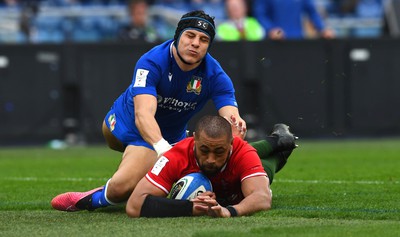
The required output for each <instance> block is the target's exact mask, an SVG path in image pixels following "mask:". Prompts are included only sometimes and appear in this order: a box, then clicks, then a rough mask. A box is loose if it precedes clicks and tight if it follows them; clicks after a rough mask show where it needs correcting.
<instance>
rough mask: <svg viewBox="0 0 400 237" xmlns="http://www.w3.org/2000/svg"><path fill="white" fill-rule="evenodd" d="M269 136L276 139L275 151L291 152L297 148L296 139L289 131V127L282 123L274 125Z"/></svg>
mask: <svg viewBox="0 0 400 237" xmlns="http://www.w3.org/2000/svg"><path fill="white" fill-rule="evenodd" d="M270 136H274V137H277V138H278V139H277V147H276V150H275V151H290V152H291V151H292V150H293V149H294V148H296V147H298V145H296V143H295V142H296V140H297V139H299V138H298V137H296V136H294V135H293V134H292V133H291V132H290V131H289V126H287V125H286V124H283V123H278V124H275V125H274V127H273V128H272V132H271V134H270Z"/></svg>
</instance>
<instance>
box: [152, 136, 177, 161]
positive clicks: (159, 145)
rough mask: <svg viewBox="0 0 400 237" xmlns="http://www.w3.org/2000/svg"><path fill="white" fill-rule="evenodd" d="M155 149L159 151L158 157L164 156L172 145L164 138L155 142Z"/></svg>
mask: <svg viewBox="0 0 400 237" xmlns="http://www.w3.org/2000/svg"><path fill="white" fill-rule="evenodd" d="M153 147H154V150H155V151H156V152H157V157H160V156H162V155H163V154H164V153H165V152H166V151H168V150H169V149H171V147H172V146H171V145H170V144H169V143H168V142H167V141H166V140H165V139H164V138H161V140H160V141H158V142H156V143H154V144H153Z"/></svg>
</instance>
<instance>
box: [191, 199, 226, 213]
mask: <svg viewBox="0 0 400 237" xmlns="http://www.w3.org/2000/svg"><path fill="white" fill-rule="evenodd" d="M191 201H192V202H193V210H194V211H193V213H195V211H196V212H197V213H202V214H203V215H208V216H211V217H230V216H231V213H230V212H229V211H228V209H226V208H224V207H222V206H221V205H219V203H218V202H217V200H215V199H214V198H210V197H209V196H197V197H196V198H195V199H192V200H191Z"/></svg>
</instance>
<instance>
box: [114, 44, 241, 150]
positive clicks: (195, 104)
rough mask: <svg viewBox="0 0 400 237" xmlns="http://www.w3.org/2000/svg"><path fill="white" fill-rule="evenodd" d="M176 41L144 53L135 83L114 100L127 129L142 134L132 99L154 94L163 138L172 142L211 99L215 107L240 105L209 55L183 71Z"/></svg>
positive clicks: (178, 138) (218, 65) (137, 68)
mask: <svg viewBox="0 0 400 237" xmlns="http://www.w3.org/2000/svg"><path fill="white" fill-rule="evenodd" d="M172 47H174V46H173V40H168V41H166V42H164V43H162V44H160V45H158V46H155V47H154V48H153V49H151V50H150V51H148V52H147V53H146V54H144V55H143V56H142V57H141V58H140V59H139V60H138V62H137V64H136V66H135V71H134V74H133V79H132V84H131V85H130V86H129V88H128V89H127V90H126V91H125V92H124V93H123V94H122V95H121V96H120V97H119V98H118V99H117V100H116V101H115V103H114V107H113V109H114V111H116V113H117V117H118V120H119V121H121V120H123V122H124V125H125V127H126V129H128V130H130V131H132V132H134V133H135V134H139V132H138V129H137V128H136V126H135V116H134V105H133V97H134V96H136V95H140V94H151V95H154V96H156V97H157V102H158V107H157V112H156V115H155V118H156V120H157V122H158V124H159V126H160V129H161V132H162V135H163V137H164V138H165V139H166V140H167V141H169V142H170V143H175V142H177V141H179V140H180V139H182V134H184V133H185V131H186V129H187V123H188V122H189V120H190V119H191V118H192V117H193V116H194V115H195V114H196V113H197V112H199V111H200V110H201V109H202V108H203V107H204V105H205V104H206V103H207V101H208V100H209V99H212V100H213V102H214V105H215V108H216V109H217V110H219V109H220V108H221V107H224V106H227V105H231V106H237V102H236V99H235V95H234V93H235V91H234V88H233V83H232V81H231V79H230V78H229V76H228V75H227V74H226V73H225V72H224V71H223V69H222V68H221V66H220V64H219V63H218V62H217V61H216V60H215V59H214V58H213V57H212V56H211V55H210V54H209V53H207V55H206V56H205V58H204V59H203V61H202V63H201V64H200V65H199V67H197V68H195V69H193V70H191V71H188V72H184V71H182V70H181V69H180V68H179V66H178V64H177V63H176V61H175V59H174V57H173V55H172Z"/></svg>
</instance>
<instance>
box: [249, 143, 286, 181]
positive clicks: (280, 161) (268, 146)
mask: <svg viewBox="0 0 400 237" xmlns="http://www.w3.org/2000/svg"><path fill="white" fill-rule="evenodd" d="M275 138H276V137H273V136H269V137H267V138H266V140H261V141H256V142H250V145H251V146H253V147H254V148H255V149H256V150H257V154H258V156H259V157H260V159H261V163H262V165H263V167H264V170H265V172H267V174H268V178H269V183H270V184H272V181H273V180H274V175H275V173H277V172H278V171H279V170H281V169H282V168H283V166H284V165H285V164H286V160H287V158H288V157H289V155H290V153H291V152H275V153H274V152H273V151H274V148H275V147H276V145H277V139H275Z"/></svg>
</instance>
